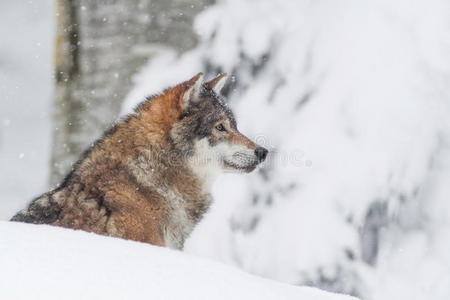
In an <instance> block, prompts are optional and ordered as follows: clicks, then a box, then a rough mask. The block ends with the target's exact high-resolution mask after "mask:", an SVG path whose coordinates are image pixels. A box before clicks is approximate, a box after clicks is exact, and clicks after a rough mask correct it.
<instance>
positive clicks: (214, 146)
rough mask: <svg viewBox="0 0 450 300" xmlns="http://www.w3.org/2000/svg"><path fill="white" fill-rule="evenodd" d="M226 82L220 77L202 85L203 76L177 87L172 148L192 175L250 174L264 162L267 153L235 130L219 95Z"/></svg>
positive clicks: (225, 76)
mask: <svg viewBox="0 0 450 300" xmlns="http://www.w3.org/2000/svg"><path fill="white" fill-rule="evenodd" d="M226 80H227V75H226V74H222V75H219V76H218V77H216V78H214V79H212V80H211V81H209V82H203V74H202V73H199V74H197V75H196V76H194V77H193V78H192V79H190V80H188V81H186V82H184V83H182V84H180V85H178V86H177V87H175V89H177V88H178V89H180V90H181V91H182V92H181V93H180V94H179V99H178V104H177V106H176V107H177V110H178V111H179V114H178V118H177V121H176V122H175V123H174V124H173V126H172V128H171V129H170V137H171V139H172V140H173V142H174V145H175V146H176V148H177V149H178V150H179V151H181V152H182V153H184V154H185V155H186V157H187V159H188V160H189V163H190V166H191V168H192V169H193V170H194V171H195V172H201V173H204V174H205V175H206V176H209V175H210V174H211V173H212V172H221V171H222V172H234V173H241V172H247V173H248V172H251V171H253V170H254V169H255V168H256V166H257V165H258V164H259V163H261V162H262V161H264V160H265V159H266V156H267V153H268V151H267V149H265V148H263V147H261V146H259V145H257V144H255V143H254V142H252V141H251V140H250V139H249V138H247V137H246V136H244V135H243V134H242V133H240V132H239V130H238V129H237V124H236V119H235V118H234V115H233V112H232V111H231V109H230V108H229V107H228V105H227V104H226V102H225V99H224V97H223V96H222V95H221V94H220V91H221V89H222V88H223V86H224V84H225V82H226Z"/></svg>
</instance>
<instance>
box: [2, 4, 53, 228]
mask: <svg viewBox="0 0 450 300" xmlns="http://www.w3.org/2000/svg"><path fill="white" fill-rule="evenodd" d="M53 2H54V1H52V0H41V1H34V2H33V1H14V0H12V1H11V0H9V1H5V0H2V1H0V25H1V26H0V37H1V39H0V205H1V207H0V219H7V218H10V217H11V216H12V215H13V214H14V213H15V212H17V211H18V210H19V209H21V208H23V206H24V204H25V203H26V202H28V201H29V200H30V199H31V198H32V197H34V196H36V195H37V194H38V193H42V192H43V191H45V189H47V178H48V170H49V168H48V165H49V157H50V155H49V153H50V137H51V130H50V122H51V109H50V103H51V100H52V95H51V94H52V83H53V81H52V72H53V67H52V65H53V64H52V62H53V46H54V41H53V26H54V16H53V15H52V13H53ZM24 186H26V188H24Z"/></svg>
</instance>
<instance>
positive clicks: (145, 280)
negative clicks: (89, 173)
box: [0, 222, 355, 300]
mask: <svg viewBox="0 0 450 300" xmlns="http://www.w3.org/2000/svg"><path fill="white" fill-rule="evenodd" d="M0 232H1V234H0V298H1V299H144V298H148V299H208V300H211V299H227V300H228V299H258V300H260V299H275V300H279V299H296V300H299V299H300V300H301V299H308V300H351V299H355V298H353V297H349V296H343V295H337V294H331V293H327V292H323V291H320V290H318V289H315V288H309V287H295V286H291V285H287V284H282V283H277V282H274V281H270V280H267V279H262V278H259V277H256V276H252V275H249V274H246V273H244V272H242V271H239V270H237V269H235V268H233V267H229V266H226V265H223V264H220V263H216V262H212V261H208V260H204V259H199V258H196V257H193V256H190V255H187V254H184V253H182V252H178V251H173V250H170V249H166V248H161V247H155V246H151V245H147V244H142V243H137V242H132V241H125V240H121V239H116V238H109V237H104V236H99V235H95V234H90V233H86V232H82V231H73V230H68V229H62V228H56V227H51V226H42V225H29V224H22V223H10V222H0Z"/></svg>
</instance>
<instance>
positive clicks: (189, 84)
mask: <svg viewBox="0 0 450 300" xmlns="http://www.w3.org/2000/svg"><path fill="white" fill-rule="evenodd" d="M202 82H203V73H202V72H200V73H198V74H197V75H195V76H194V77H192V78H191V79H189V80H188V81H186V82H185V83H184V85H185V87H186V89H185V91H184V92H183V95H182V97H181V99H180V100H181V101H180V102H181V103H180V104H181V105H180V107H181V109H182V110H183V111H184V110H186V109H187V108H188V106H189V103H191V102H192V101H196V100H197V99H198V96H199V94H200V89H201V87H202Z"/></svg>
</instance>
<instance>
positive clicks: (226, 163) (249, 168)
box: [223, 160, 258, 173]
mask: <svg viewBox="0 0 450 300" xmlns="http://www.w3.org/2000/svg"><path fill="white" fill-rule="evenodd" d="M223 164H224V166H225V167H226V168H227V169H233V170H238V171H243V172H246V173H250V172H251V171H253V170H254V169H255V168H256V166H257V165H258V162H254V163H252V164H250V165H245V166H242V165H238V164H236V163H233V162H231V161H227V160H224V161H223Z"/></svg>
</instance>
